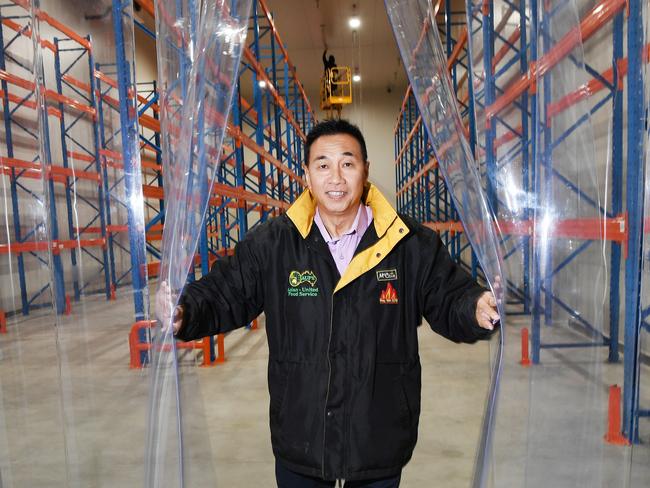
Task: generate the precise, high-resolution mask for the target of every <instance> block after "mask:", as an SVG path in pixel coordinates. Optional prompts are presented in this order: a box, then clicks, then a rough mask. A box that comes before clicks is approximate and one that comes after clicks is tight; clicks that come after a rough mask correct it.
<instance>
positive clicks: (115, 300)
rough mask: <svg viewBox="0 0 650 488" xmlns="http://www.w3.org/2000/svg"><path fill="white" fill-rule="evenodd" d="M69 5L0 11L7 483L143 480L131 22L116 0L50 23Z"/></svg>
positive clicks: (140, 233)
mask: <svg viewBox="0 0 650 488" xmlns="http://www.w3.org/2000/svg"><path fill="white" fill-rule="evenodd" d="M71 5H72V3H67V2H65V1H62V0H59V1H57V0H42V1H37V0H35V1H32V2H28V1H23V0H21V1H15V2H12V4H7V3H5V4H3V5H2V7H0V8H1V14H2V16H3V22H2V25H1V28H2V39H1V40H2V46H0V48H1V49H2V51H1V54H0V57H1V59H2V67H1V69H2V70H3V79H4V80H5V81H6V82H5V83H3V86H2V92H3V93H2V99H3V106H2V109H3V116H4V122H5V123H4V124H3V128H2V136H3V142H4V144H2V145H0V147H2V151H6V152H3V154H2V158H3V159H2V162H1V165H2V173H1V176H0V178H1V179H2V183H1V185H0V186H1V187H2V196H3V197H2V204H0V213H1V215H2V221H3V224H4V225H3V233H2V234H1V235H2V240H3V242H2V244H0V249H1V250H2V252H1V254H2V261H3V264H2V269H1V271H0V273H1V275H2V276H1V281H2V284H3V286H2V291H1V294H2V302H1V305H0V309H1V312H2V314H1V316H2V317H3V318H6V333H5V334H3V335H2V338H1V339H0V340H1V344H0V347H1V350H2V357H1V361H2V368H0V395H1V396H2V398H1V401H2V406H1V408H0V412H1V421H0V449H2V455H1V456H0V458H1V459H2V461H1V463H2V464H1V465H0V469H1V473H2V486H3V487H13V486H16V487H23V486H57V487H58V486H61V487H62V486H66V487H86V486H137V485H140V484H142V479H143V468H142V465H143V462H144V456H143V455H144V439H145V430H144V421H145V418H146V401H145V398H146V393H147V389H148V382H147V376H146V375H143V374H142V373H140V372H139V371H135V370H129V368H128V365H129V347H128V343H127V341H126V339H127V337H128V335H129V330H130V328H131V326H132V324H133V323H134V322H135V321H136V320H142V319H147V318H148V298H147V296H148V292H147V288H146V286H147V274H146V269H147V268H146V266H145V264H146V263H145V258H144V256H145V244H144V243H145V237H144V232H145V223H144V212H143V196H142V186H143V185H142V176H141V167H140V146H139V141H138V131H137V121H135V119H134V114H135V113H137V112H135V103H136V93H135V89H134V88H135V76H134V69H133V66H134V61H133V60H134V52H133V17H132V12H131V7H130V2H129V3H128V4H127V3H124V2H120V3H118V2H115V4H114V7H115V8H114V9H113V11H111V10H108V11H107V10H106V8H105V5H101V6H98V5H94V4H92V5H91V4H90V3H86V4H84V6H83V7H82V8H80V9H79V10H78V11H77V10H75V11H74V15H68V16H67V17H66V18H65V19H62V18H60V17H58V18H57V16H59V15H61V11H71V9H70V8H69V7H70V6H71ZM75 6H76V7H79V5H78V4H75ZM113 13H114V14H116V15H115V16H113V15H112V14H113ZM118 26H119V28H118ZM90 32H92V33H93V37H92V38H91V37H90V35H89V33H90ZM120 102H122V103H120ZM129 108H131V110H129ZM121 109H122V110H121ZM124 115H126V116H127V117H126V119H125V120H122V117H123V116H124ZM123 123H124V127H125V129H124V130H122V129H123ZM123 154H129V155H130V157H129V158H124V157H123ZM5 256H6V259H5ZM3 322H4V321H3ZM2 325H3V326H4V324H2Z"/></svg>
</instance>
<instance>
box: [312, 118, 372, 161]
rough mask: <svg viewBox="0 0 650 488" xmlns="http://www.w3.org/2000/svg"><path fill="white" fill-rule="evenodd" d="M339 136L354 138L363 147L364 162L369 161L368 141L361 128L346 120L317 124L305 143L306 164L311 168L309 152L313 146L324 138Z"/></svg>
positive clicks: (329, 120)
mask: <svg viewBox="0 0 650 488" xmlns="http://www.w3.org/2000/svg"><path fill="white" fill-rule="evenodd" d="M337 134H347V135H349V136H352V137H354V138H355V139H356V140H357V142H358V143H359V146H360V147H361V156H362V157H363V162H364V163H365V162H367V161H368V151H367V150H366V141H365V139H364V138H363V134H362V133H361V131H360V130H359V128H358V127H357V126H356V125H354V124H351V123H350V122H348V121H347V120H345V119H325V120H323V121H322V122H319V123H318V124H316V125H315V126H314V127H312V129H311V130H310V131H309V134H307V141H306V142H305V164H306V165H307V166H309V151H310V150H311V145H312V144H313V143H314V142H315V141H316V139H318V138H319V137H322V136H335V135H337Z"/></svg>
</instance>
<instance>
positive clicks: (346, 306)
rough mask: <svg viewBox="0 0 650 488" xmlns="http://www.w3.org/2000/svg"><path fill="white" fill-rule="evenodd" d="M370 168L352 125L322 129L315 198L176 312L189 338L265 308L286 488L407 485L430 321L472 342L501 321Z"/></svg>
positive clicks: (311, 140)
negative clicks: (422, 340) (424, 328)
mask: <svg viewBox="0 0 650 488" xmlns="http://www.w3.org/2000/svg"><path fill="white" fill-rule="evenodd" d="M368 169H369V163H368V157H367V151H366V145H365V141H364V138H363V136H362V134H361V132H360V131H359V129H358V128H357V127H356V126H354V125H352V124H350V123H349V122H347V121H345V120H326V121H324V122H321V123H319V124H317V125H316V126H315V127H314V128H313V129H312V130H311V132H310V133H309V135H308V136H307V142H306V163H305V166H304V170H305V176H306V179H307V185H308V189H307V190H305V192H304V193H303V194H302V195H301V196H300V197H299V198H298V199H297V200H296V202H295V203H294V204H293V205H292V206H291V207H290V208H289V210H288V211H287V213H286V214H285V215H282V216H281V217H278V218H276V219H273V220H270V221H269V222H267V223H265V224H263V225H260V226H259V227H258V228H256V229H255V230H253V231H251V232H249V233H248V235H247V236H246V238H245V239H244V240H243V241H242V242H241V243H239V245H238V246H237V248H236V250H235V254H234V256H231V257H228V258H225V259H222V260H219V261H217V262H216V263H215V264H214V266H213V268H212V270H211V271H210V273H209V274H208V275H206V276H204V277H203V278H201V279H200V280H198V281H196V282H194V283H190V284H189V285H187V287H186V289H185V290H184V292H183V294H182V296H181V299H180V302H179V303H180V304H179V307H178V308H177V310H176V314H175V318H174V329H175V331H176V335H177V337H178V338H180V339H183V340H191V339H198V338H200V337H204V336H208V335H214V334H218V333H223V332H228V331H230V330H233V329H235V328H237V327H242V326H244V325H246V324H247V323H249V322H250V321H251V320H253V319H254V318H255V317H257V316H258V315H259V314H260V313H262V312H265V314H266V334H267V338H268V343H269V368H268V378H269V393H270V424H271V441H272V445H273V453H274V455H275V458H276V478H277V483H278V486H279V487H280V488H294V487H295V488H303V487H305V488H306V487H326V486H334V485H335V483H336V481H337V480H345V486H346V487H366V488H390V487H398V486H399V481H400V476H401V471H402V468H403V467H404V465H406V463H408V461H409V460H410V458H411V454H412V452H413V448H414V447H415V444H416V439H417V433H418V420H419V414H420V384H421V379H420V361H419V356H418V341H417V327H418V326H419V325H420V324H421V323H422V319H423V317H424V318H426V320H427V322H428V323H429V325H430V327H431V328H432V329H433V330H434V331H435V332H437V333H439V334H441V335H443V336H444V337H446V338H448V339H450V340H452V341H454V342H475V341H477V340H480V339H486V338H488V337H489V336H490V334H491V333H492V330H493V325H492V323H493V322H494V321H496V320H498V318H499V317H498V314H497V312H496V308H495V306H496V303H495V300H494V297H493V296H492V294H491V293H490V292H487V291H486V290H485V289H483V288H481V287H480V286H478V285H477V284H476V283H475V282H474V281H473V280H472V279H471V277H470V276H469V275H468V274H467V273H465V272H464V271H463V270H462V269H461V268H460V267H458V266H457V265H456V264H455V263H454V262H453V261H452V260H451V258H450V257H449V254H448V253H447V251H446V249H445V247H444V246H443V244H442V242H441V240H440V238H439V237H438V236H437V235H436V234H435V233H434V232H432V231H431V230H429V229H427V228H426V227H424V226H422V225H421V224H419V223H417V222H415V221H414V220H412V219H410V218H408V217H406V216H403V215H398V214H397V213H396V212H395V210H394V209H393V208H392V207H391V206H390V204H389V203H388V202H387V200H386V199H385V198H384V197H383V196H382V195H381V194H380V193H379V191H378V190H377V188H376V187H375V186H373V185H372V184H369V183H368ZM161 290H162V292H161V293H160V294H159V296H158V301H159V304H158V309H159V310H163V309H164V304H165V301H166V300H167V295H166V293H167V290H166V288H165V287H162V288H161ZM161 315H162V319H163V320H164V319H165V314H164V312H162V313H161Z"/></svg>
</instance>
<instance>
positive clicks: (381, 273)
mask: <svg viewBox="0 0 650 488" xmlns="http://www.w3.org/2000/svg"><path fill="white" fill-rule="evenodd" d="M396 279H397V270H396V269H380V270H377V281H390V280H396Z"/></svg>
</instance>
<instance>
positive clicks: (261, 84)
mask: <svg viewBox="0 0 650 488" xmlns="http://www.w3.org/2000/svg"><path fill="white" fill-rule="evenodd" d="M257 86H259V87H260V88H266V81H264V80H260V81H258V82H257Z"/></svg>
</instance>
